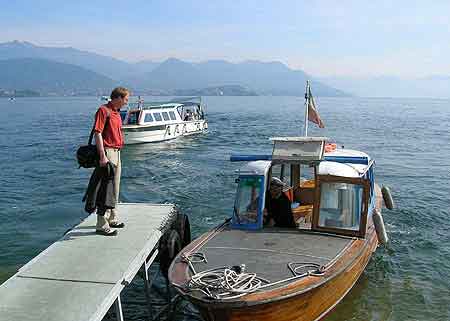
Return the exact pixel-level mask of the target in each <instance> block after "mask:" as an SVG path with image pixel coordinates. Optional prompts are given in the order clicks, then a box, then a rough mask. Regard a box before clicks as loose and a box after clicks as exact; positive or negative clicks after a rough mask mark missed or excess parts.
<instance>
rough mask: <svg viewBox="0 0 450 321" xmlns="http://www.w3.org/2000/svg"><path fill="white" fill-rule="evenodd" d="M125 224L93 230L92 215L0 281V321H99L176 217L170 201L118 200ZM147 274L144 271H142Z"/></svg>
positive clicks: (152, 253)
mask: <svg viewBox="0 0 450 321" xmlns="http://www.w3.org/2000/svg"><path fill="white" fill-rule="evenodd" d="M118 210H119V211H120V214H121V218H122V220H123V221H124V223H125V228H123V229H120V230H119V234H118V235H117V236H114V237H106V236H101V235H97V234H96V233H95V223H96V215H95V214H91V215H89V216H88V217H87V218H86V219H85V220H83V221H82V222H81V223H80V224H79V225H77V226H75V227H74V228H73V229H71V230H70V231H69V232H67V233H66V234H65V235H64V236H63V237H62V238H61V239H59V240H58V241H56V242H55V243H53V244H52V245H50V246H49V247H48V248H47V249H45V250H44V251H43V252H41V253H40V254H39V255H37V256H36V257H35V258H33V259H32V260H31V261H30V262H28V263H27V264H26V265H24V266H23V267H22V268H21V269H19V271H18V272H17V273H16V274H15V275H14V276H12V277H11V278H10V279H8V280H7V281H6V282H5V283H3V284H2V285H0V321H11V320H21V321H29V320H30V321H31V320H39V321H40V320H48V321H53V320H54V321H81V320H83V321H85V320H86V321H88V320H89V321H97V320H102V318H103V317H104V315H105V314H106V313H107V311H108V310H109V308H110V307H111V306H112V305H113V304H114V303H116V308H117V309H119V311H118V312H119V313H118V314H119V315H118V319H121V316H120V315H121V305H120V293H121V291H122V290H123V288H124V287H125V286H126V285H128V284H129V283H130V282H131V281H132V279H133V278H134V277H135V275H136V273H137V272H138V271H139V269H140V268H141V267H142V266H144V265H145V266H148V265H149V264H151V263H152V261H153V260H154V258H155V257H156V254H157V244H158V241H159V239H160V237H161V236H162V234H163V233H164V232H165V230H166V229H167V228H168V227H169V226H170V224H171V222H172V221H173V219H174V217H175V216H176V209H175V206H174V205H171V204H149V203H121V204H119V205H118ZM146 272H147V271H146Z"/></svg>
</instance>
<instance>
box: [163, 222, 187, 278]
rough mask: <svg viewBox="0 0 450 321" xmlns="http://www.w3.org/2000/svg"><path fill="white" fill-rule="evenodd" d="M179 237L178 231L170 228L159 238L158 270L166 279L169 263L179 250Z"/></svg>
mask: <svg viewBox="0 0 450 321" xmlns="http://www.w3.org/2000/svg"><path fill="white" fill-rule="evenodd" d="M181 249H182V247H181V238H180V235H179V234H178V232H177V231H176V230H174V229H171V230H169V231H167V232H166V233H164V235H163V236H162V237H161V239H160V240H159V245H158V251H159V254H158V255H159V270H160V271H161V273H162V275H164V277H165V278H166V279H167V278H168V272H169V267H170V264H171V263H172V261H173V259H174V258H175V256H177V254H178V253H179V252H180V251H181Z"/></svg>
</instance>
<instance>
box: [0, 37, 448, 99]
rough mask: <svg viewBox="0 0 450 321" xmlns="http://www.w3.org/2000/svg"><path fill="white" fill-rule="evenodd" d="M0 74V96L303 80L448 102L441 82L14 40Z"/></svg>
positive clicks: (246, 86) (221, 89) (3, 53)
mask: <svg viewBox="0 0 450 321" xmlns="http://www.w3.org/2000/svg"><path fill="white" fill-rule="evenodd" d="M0 68H1V69H0V70H2V72H1V73H0V92H13V91H14V90H16V91H17V90H22V91H24V90H25V91H29V90H31V91H38V92H40V93H41V94H44V95H45V94H68V95H79V94H82V95H83V94H99V93H101V94H108V93H109V91H110V90H111V88H112V87H115V86H117V85H124V86H127V87H130V88H131V89H132V91H133V92H134V93H136V94H149V95H178V94H180V93H183V94H185V95H216V94H217V95H218V94H223V95H293V96H299V95H300V96H302V95H303V94H304V87H305V82H306V80H311V82H312V89H313V94H314V95H315V96H349V95H355V96H362V97H435V98H450V76H448V75H436V76H430V77H423V78H416V79H404V78H400V77H393V76H379V77H359V78H353V77H347V76H344V77H342V76H337V77H314V76H313V75H309V74H307V73H305V72H304V71H302V70H293V69H291V68H289V67H287V66H286V65H284V64H283V63H281V62H261V61H244V62H241V63H230V62H227V61H225V60H210V61H206V62H200V63H192V62H187V61H182V60H179V59H176V58H168V59H166V60H165V61H163V62H154V61H140V62H137V63H129V62H126V61H122V60H120V59H116V58H112V57H108V56H104V55H99V54H96V53H92V52H88V51H82V50H78V49H76V48H71V47H42V46H36V45H34V44H32V43H29V42H22V41H12V42H6V43H0ZM337 88H339V89H337Z"/></svg>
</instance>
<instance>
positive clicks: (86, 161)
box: [76, 110, 110, 168]
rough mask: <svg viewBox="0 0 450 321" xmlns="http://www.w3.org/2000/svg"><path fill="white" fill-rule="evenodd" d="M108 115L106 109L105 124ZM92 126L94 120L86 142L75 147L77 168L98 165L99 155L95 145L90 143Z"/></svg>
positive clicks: (92, 136) (92, 135)
mask: <svg viewBox="0 0 450 321" xmlns="http://www.w3.org/2000/svg"><path fill="white" fill-rule="evenodd" d="M109 116H110V111H109V110H108V113H107V115H106V122H105V126H106V125H107V124H108V120H109ZM94 127H95V122H94V125H93V126H92V130H91V134H90V135H89V140H88V144H87V145H82V146H80V147H78V149H77V154H76V156H77V162H78V165H79V167H78V168H80V167H83V168H93V167H96V166H98V162H99V160H100V157H99V155H98V152H97V145H93V144H92V139H93V138H94Z"/></svg>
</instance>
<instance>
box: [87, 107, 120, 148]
mask: <svg viewBox="0 0 450 321" xmlns="http://www.w3.org/2000/svg"><path fill="white" fill-rule="evenodd" d="M108 111H109V119H108V120H107V118H108ZM94 131H96V132H97V133H101V134H102V138H103V146H105V147H110V148H119V149H120V148H122V146H123V137H122V118H120V113H119V112H118V111H116V110H114V109H113V108H112V106H111V105H110V103H108V104H106V105H101V106H100V108H99V109H98V110H97V113H96V114H95V126H94Z"/></svg>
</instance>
